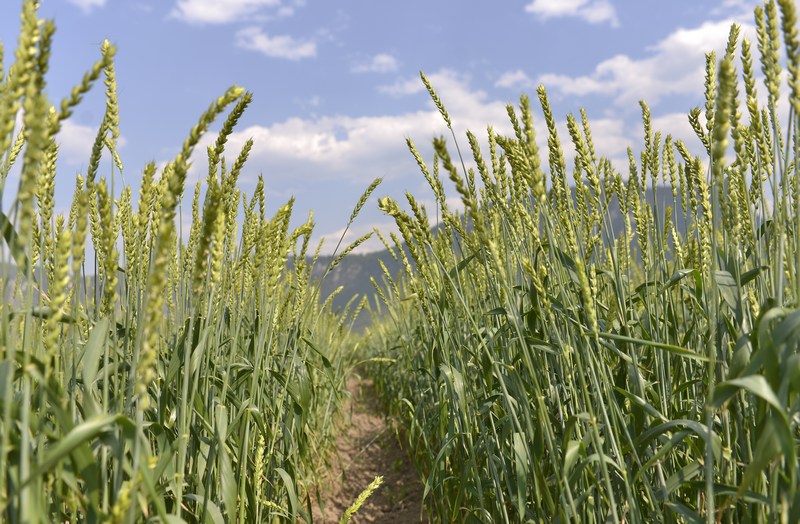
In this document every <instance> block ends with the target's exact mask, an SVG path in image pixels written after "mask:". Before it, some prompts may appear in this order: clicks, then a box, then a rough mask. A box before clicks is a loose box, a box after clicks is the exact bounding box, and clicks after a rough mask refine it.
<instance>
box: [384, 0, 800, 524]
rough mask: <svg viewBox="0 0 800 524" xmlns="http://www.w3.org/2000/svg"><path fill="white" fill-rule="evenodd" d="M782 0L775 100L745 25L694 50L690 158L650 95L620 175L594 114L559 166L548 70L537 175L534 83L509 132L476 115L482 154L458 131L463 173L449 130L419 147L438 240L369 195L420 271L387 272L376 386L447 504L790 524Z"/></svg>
mask: <svg viewBox="0 0 800 524" xmlns="http://www.w3.org/2000/svg"><path fill="white" fill-rule="evenodd" d="M778 4H779V8H778V6H776V4H775V2H773V1H768V2H766V4H765V5H764V7H763V8H761V7H759V8H758V9H757V10H756V25H757V28H758V42H757V48H758V51H759V53H760V56H761V69H762V72H763V74H764V77H765V85H766V88H767V92H766V97H765V99H766V101H767V102H766V105H764V106H762V105H761V104H760V103H759V100H760V99H759V95H758V93H757V86H756V80H755V67H756V66H754V64H753V58H752V54H753V52H752V44H751V43H750V42H748V41H747V40H745V39H742V38H739V28H738V27H736V26H734V27H733V28H732V29H731V32H730V38H729V41H728V45H727V47H726V49H725V51H724V54H723V55H722V59H721V60H720V61H719V64H718V63H717V59H716V57H715V54H714V53H711V54H709V55H708V56H707V65H708V67H707V76H706V104H705V108H704V110H703V109H699V108H698V109H695V110H693V111H692V112H691V113H690V115H689V121H690V122H691V124H692V127H693V128H694V130H695V131H696V133H697V135H698V137H699V138H700V141H701V142H702V144H703V145H704V146H705V151H703V152H702V155H700V156H694V154H693V153H691V152H690V151H689V150H688V148H687V146H686V145H685V144H683V143H681V142H680V141H677V140H673V138H672V137H671V136H662V135H661V134H660V133H659V132H658V131H657V130H653V129H652V126H651V121H650V113H649V110H648V107H647V105H646V104H645V103H644V102H642V103H641V109H642V116H643V121H644V144H643V149H642V152H641V154H640V155H638V156H637V155H635V154H634V152H633V151H632V150H629V158H630V168H629V171H628V173H627V174H626V175H624V176H623V175H622V174H621V173H619V172H617V171H615V170H614V168H613V167H612V166H611V165H610V163H609V161H608V160H607V159H605V158H603V157H602V156H599V155H598V154H597V153H596V152H595V149H594V146H593V142H592V135H591V132H590V127H589V124H588V121H587V117H586V114H585V113H584V112H581V114H580V116H579V117H575V116H573V115H569V116H568V118H567V127H568V130H569V138H570V139H571V143H572V146H573V147H574V149H575V151H576V153H577V154H576V157H575V164H574V167H573V169H571V170H570V169H569V168H568V166H567V163H566V160H565V157H564V154H563V152H562V146H561V143H560V141H559V137H558V136H557V134H556V123H555V120H554V117H553V115H552V113H551V110H550V105H549V102H548V98H547V94H546V92H545V89H544V87H540V88H539V89H538V90H537V95H538V99H539V103H540V105H541V108H542V111H543V114H544V123H545V126H546V129H547V144H548V148H547V152H546V153H545V154H544V155H542V156H546V157H547V161H548V163H549V173H546V172H545V170H544V168H543V166H542V161H541V160H540V154H539V151H538V147H537V144H536V141H535V136H534V126H533V117H532V110H531V108H530V103H529V100H528V99H527V98H526V97H523V98H522V100H521V102H520V107H519V112H517V111H516V110H515V109H514V108H513V107H511V106H509V108H508V115H509V118H510V120H511V123H512V125H513V129H514V135H513V136H510V137H505V136H499V135H498V134H496V133H495V132H494V131H493V130H492V129H491V128H489V130H488V141H489V156H488V158H486V157H484V156H483V154H482V152H481V151H480V148H479V146H478V141H477V139H476V138H475V137H474V136H473V135H472V134H469V133H468V136H467V138H468V142H469V145H470V149H471V151H472V154H473V157H474V165H475V167H474V168H469V169H465V168H464V169H459V166H461V167H462V168H463V166H464V163H463V161H462V159H461V154H460V153H459V154H458V157H457V158H453V157H451V154H450V152H449V151H448V148H447V146H446V144H445V139H444V138H439V139H436V140H434V147H435V156H434V158H433V164H432V166H430V165H426V164H425V163H424V162H423V160H422V158H421V157H420V156H419V155H418V154H417V152H416V149H415V148H414V145H413V143H411V142H409V146H410V148H411V150H412V152H413V154H414V155H416V157H417V160H418V162H419V165H420V167H421V169H422V172H423V174H424V176H425V178H426V179H427V181H428V182H429V184H430V186H431V189H432V191H433V194H434V196H435V198H436V201H437V202H438V204H439V208H438V209H437V213H438V215H437V216H439V217H440V218H441V221H442V223H443V226H444V227H443V229H442V230H441V231H440V232H439V234H438V235H436V236H435V237H434V236H431V234H430V233H429V230H428V216H427V215H426V211H425V210H424V208H422V207H421V206H419V205H418V203H417V200H416V199H415V198H414V197H413V196H412V195H408V198H407V199H408V206H409V208H410V211H403V210H402V209H401V207H400V205H399V204H398V203H397V202H394V201H392V200H391V199H384V200H382V201H381V207H382V208H383V209H384V210H385V211H386V212H387V213H388V214H390V215H391V216H393V217H394V219H395V221H396V223H397V226H398V227H399V228H400V231H401V233H402V238H403V240H404V241H405V243H407V245H408V250H409V252H410V255H409V257H410V259H411V260H407V259H406V258H405V257H404V255H403V254H402V252H399V251H397V256H398V257H399V259H400V261H401V262H403V263H404V264H405V266H406V267H407V268H408V269H409V273H410V275H409V276H407V277H406V278H403V279H400V281H396V280H392V279H391V278H390V277H389V275H387V276H386V277H385V279H384V283H383V285H381V286H378V288H377V289H378V292H379V294H380V296H381V299H382V311H383V312H384V314H385V315H386V317H387V320H385V321H383V322H381V323H379V324H378V325H377V326H375V327H373V328H372V329H371V333H372V337H371V339H370V340H371V346H372V347H373V348H374V351H376V354H378V355H381V356H383V357H389V358H392V359H395V362H394V363H393V364H391V365H387V364H382V365H380V366H377V365H376V369H375V375H376V377H377V381H376V382H377V384H378V386H379V388H380V389H381V390H382V392H383V396H384V399H385V402H386V404H387V406H388V409H389V410H390V411H391V412H392V413H393V414H395V415H396V416H397V417H398V418H399V419H401V420H402V421H403V424H404V425H405V429H406V432H405V434H406V437H407V439H408V442H409V443H410V446H411V448H412V449H413V453H414V460H415V461H416V464H417V466H418V468H419V470H420V472H421V474H422V476H423V478H424V479H425V490H426V494H427V499H426V503H427V505H428V507H429V508H430V511H431V513H432V515H434V516H435V520H436V521H442V522H554V521H557V522H573V521H575V522H703V521H705V522H709V523H712V522H797V521H798V520H800V489H798V488H800V484H799V482H800V471H798V462H797V460H798V458H797V451H798V437H799V436H800V433H799V432H798V422H799V421H800V418H798V415H799V412H800V402H799V401H800V394H799V393H800V354H798V349H800V347H799V344H800V342H799V341H800V309H799V308H798V306H799V305H800V276H799V275H800V249H798V247H800V228H799V227H798V223H797V220H798V217H800V178H799V177H798V176H797V171H796V161H797V159H798V158H800V156H799V155H798V152H800V135H799V134H798V119H797V115H798V110H800V76H798V75H800V72H798V66H800V62H799V60H800V57H799V56H798V49H800V48H799V47H798V45H799V44H798V38H797V33H796V27H797V19H796V12H795V6H794V3H793V2H791V1H780V2H778ZM779 13H780V14H779ZM781 29H782V31H781ZM781 33H782V34H781ZM781 38H782V39H783V42H784V47H785V52H786V56H788V63H787V65H786V69H787V70H788V84H789V93H788V97H787V99H788V101H786V102H782V104H786V105H784V106H783V109H787V106H788V114H789V121H788V127H785V128H783V129H782V128H781V125H780V123H779V117H778V115H779V111H778V110H779V108H780V106H779V97H780V93H779V84H780V80H779V79H780V75H781V65H780V54H779V47H780V41H781ZM737 64H739V65H737ZM737 67H741V70H742V79H743V81H737V78H736V77H737V72H736V69H737ZM423 81H424V82H425V85H426V87H428V90H429V91H430V94H431V96H432V97H433V100H434V102H435V103H436V105H437V107H438V108H439V111H440V112H441V114H442V117H443V118H444V120H445V123H446V124H447V126H448V128H450V129H451V130H452V127H451V124H450V118H449V116H448V114H447V111H446V109H445V107H444V105H443V104H442V102H441V101H440V100H439V98H438V97H437V96H436V93H435V91H434V90H433V88H432V87H431V86H430V84H429V83H428V82H427V81H426V79H425V77H424V76H423ZM740 108H743V109H740ZM741 110H743V111H745V113H744V114H742V113H741V112H740V111H741ZM453 138H454V139H456V137H455V135H453ZM729 145H732V147H729ZM570 172H571V176H572V178H571V179H570ZM440 173H441V174H440ZM441 177H447V178H449V180H450V181H451V182H452V183H453V184H454V186H455V188H456V190H457V191H458V193H459V195H460V197H461V198H462V201H463V204H464V216H460V215H459V214H458V213H456V212H454V211H452V210H450V209H448V207H447V205H446V198H445V195H444V191H443V189H442V187H443V183H442V179H441ZM573 183H574V185H575V190H574V195H573V193H572V191H571V189H570V184H573ZM661 187H666V188H668V189H669V190H670V191H671V194H672V201H671V202H670V205H669V206H667V207H662V206H661V205H659V203H658V200H657V199H655V198H654V197H653V195H655V194H656V191H657V190H658V189H659V188H661ZM616 209H618V210H619V212H620V213H621V216H622V217H623V218H624V228H621V229H618V228H615V227H614V225H613V221H612V220H611V216H612V214H613V213H614V212H615V210H616ZM676 224H683V225H684V227H678V226H677V225H676ZM467 225H468V226H469V227H467ZM387 248H388V249H396V248H397V245H387ZM411 262H413V266H414V268H415V269H414V270H413V271H411V270H410V268H411Z"/></svg>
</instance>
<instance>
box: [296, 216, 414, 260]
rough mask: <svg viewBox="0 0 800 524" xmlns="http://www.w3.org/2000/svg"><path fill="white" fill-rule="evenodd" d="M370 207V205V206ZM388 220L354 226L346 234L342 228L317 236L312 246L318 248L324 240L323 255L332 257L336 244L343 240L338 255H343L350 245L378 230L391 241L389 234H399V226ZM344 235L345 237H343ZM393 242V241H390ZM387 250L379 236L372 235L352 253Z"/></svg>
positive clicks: (312, 241) (313, 239)
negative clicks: (343, 251)
mask: <svg viewBox="0 0 800 524" xmlns="http://www.w3.org/2000/svg"><path fill="white" fill-rule="evenodd" d="M368 205H369V204H368ZM387 218H388V220H382V221H380V222H372V223H369V224H353V225H351V226H350V228H349V229H348V230H347V232H345V229H344V228H340V229H338V230H336V231H333V232H331V233H325V234H322V235H315V236H314V237H313V238H312V240H311V245H312V246H314V247H316V246H317V244H319V242H320V241H321V240H322V241H324V244H323V246H322V254H323V255H332V254H333V250H334V249H335V248H336V244H338V243H339V240H340V239H341V241H342V244H341V245H340V246H339V251H338V253H341V252H342V250H344V248H346V247H347V246H348V245H350V243H352V242H354V241H355V240H356V239H358V238H360V237H362V236H363V235H366V234H368V233H372V232H373V231H374V230H375V229H378V230H379V231H380V232H381V234H382V235H383V236H384V237H385V238H387V239H389V232H394V233H395V234H399V230H398V229H397V225H396V224H395V223H394V221H392V220H391V218H389V217H387ZM342 235H344V237H342ZM389 241H390V242H391V240H389ZM383 249H386V247H385V246H384V245H383V242H381V239H380V238H379V237H378V235H374V234H373V235H372V237H370V239H369V240H367V241H366V242H364V243H363V244H361V245H360V246H358V247H357V248H355V249H354V250H353V251H352V252H353V253H357V254H364V253H371V252H374V251H381V250H383Z"/></svg>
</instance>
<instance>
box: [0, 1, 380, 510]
mask: <svg viewBox="0 0 800 524" xmlns="http://www.w3.org/2000/svg"><path fill="white" fill-rule="evenodd" d="M37 8H38V3H37V2H35V1H32V0H30V1H25V2H24V3H23V11H22V17H21V30H20V37H19V41H18V43H17V47H16V52H15V56H14V63H13V65H12V66H11V67H9V68H8V70H5V69H4V67H3V64H2V48H1V47H0V75H1V76H0V152H2V153H0V160H1V161H2V165H1V166H0V169H1V171H0V201H2V199H3V195H4V193H5V191H7V187H6V182H7V181H10V180H14V181H15V182H16V179H17V178H18V189H17V192H16V193H14V194H12V195H14V198H13V205H12V206H11V209H10V210H9V211H8V212H5V211H3V210H2V207H0V231H1V232H2V236H3V240H2V241H0V264H2V265H1V266H0V289H2V296H1V300H0V472H2V474H0V520H2V521H4V522H10V523H16V522H25V523H37V522H43V523H45V522H47V523H49V522H101V521H102V522H120V523H122V522H142V521H159V522H202V523H208V522H213V523H221V522H234V521H237V522H274V521H283V520H290V521H294V520H296V519H297V518H298V517H300V518H305V519H307V520H310V519H311V516H310V515H311V510H312V501H313V500H315V498H316V497H314V496H313V495H314V494H315V490H316V488H315V486H316V485H317V483H318V482H317V480H318V473H319V472H321V469H320V467H319V466H320V464H324V463H325V460H326V457H327V456H328V449H329V448H330V446H331V443H332V441H333V438H332V436H333V434H334V432H335V430H336V424H335V423H336V415H337V413H338V411H339V409H340V404H341V401H342V396H343V394H344V377H345V372H346V371H347V369H346V366H347V365H348V362H350V361H351V360H350V350H349V349H348V347H349V346H348V338H347V336H346V335H347V334H348V333H349V332H350V329H351V322H352V320H351V319H353V318H355V316H357V314H358V312H357V311H355V312H354V315H352V316H348V315H346V314H335V313H334V312H333V311H332V307H331V301H330V300H327V301H321V300H320V297H319V285H318V283H317V282H313V281H312V280H311V277H310V276H311V271H312V267H313V265H314V262H315V261H316V259H317V256H318V253H319V249H317V251H316V252H311V251H309V242H310V239H311V234H312V230H313V226H314V222H313V219H312V217H311V216H309V218H308V220H307V221H306V222H305V223H304V224H302V225H301V226H300V227H298V228H296V229H293V230H292V229H291V228H290V218H291V213H292V204H293V201H289V202H288V203H286V204H285V205H282V206H280V207H279V208H278V210H277V212H276V213H275V214H274V215H273V216H271V217H270V216H268V214H267V203H266V202H265V189H264V183H263V180H261V179H259V181H258V183H257V185H256V187H255V190H254V192H253V194H252V195H246V194H245V193H244V192H242V191H241V190H240V189H239V186H238V178H239V176H240V173H241V171H242V168H243V166H244V164H245V162H246V160H247V158H248V154H249V152H250V149H251V147H252V141H249V142H247V143H246V144H245V145H244V147H243V148H242V150H241V151H239V152H237V153H236V156H235V157H232V158H233V160H232V161H228V162H226V161H225V156H224V155H225V152H226V151H225V146H226V141H227V138H228V136H229V135H230V134H231V132H232V131H233V128H234V126H235V125H236V123H237V121H238V120H239V118H240V117H241V115H242V113H243V112H244V111H245V109H246V108H247V106H248V104H249V103H250V101H251V98H252V95H251V94H250V93H248V92H245V91H244V90H243V89H241V88H238V87H232V88H230V89H229V90H228V91H227V92H226V93H225V94H224V95H223V96H221V97H220V98H219V99H217V100H215V101H214V102H213V103H212V104H211V106H210V107H209V108H208V110H207V111H206V112H205V113H203V115H202V116H201V118H200V119H199V121H198V122H197V124H196V125H195V126H194V127H193V128H192V129H191V131H190V133H189V136H188V138H187V139H186V141H185V142H184V143H183V145H182V147H181V150H180V153H178V155H177V156H176V157H175V158H174V159H173V160H172V161H170V162H169V163H167V164H166V165H165V166H164V167H163V168H162V169H157V167H156V165H155V164H154V163H151V164H148V165H147V166H145V167H144V169H143V170H142V172H141V182H140V184H139V193H138V202H134V201H133V200H134V198H136V197H135V196H134V195H133V194H132V190H131V188H130V187H127V186H126V187H122V188H119V187H115V185H116V184H119V179H120V178H121V177H120V173H121V171H122V169H123V165H122V161H121V159H120V156H119V155H118V152H117V141H118V138H119V114H118V105H117V94H116V90H117V86H116V77H115V71H114V61H113V57H114V53H115V49H114V47H113V46H112V45H110V44H109V43H108V42H104V43H103V45H102V47H101V58H100V59H99V60H98V61H97V63H95V64H94V65H93V66H92V68H91V69H90V70H89V71H88V72H87V73H86V74H85V75H84V76H83V78H82V80H81V81H80V83H79V84H78V85H77V86H76V87H75V88H74V89H73V90H72V92H71V93H70V94H69V95H68V96H67V97H66V98H65V99H64V100H62V101H61V102H60V104H56V105H54V104H52V103H51V102H50V101H49V100H48V98H47V97H46V95H45V92H46V87H47V86H46V73H47V69H48V61H49V55H50V50H51V45H52V43H53V35H54V32H55V26H54V24H53V22H52V21H43V20H40V19H39V18H38V14H37ZM101 78H102V81H103V82H104V84H105V89H106V91H105V94H106V110H105V115H104V118H103V122H102V124H101V126H100V128H99V129H98V132H97V136H96V139H95V141H94V147H93V149H92V153H91V158H90V159H89V162H88V167H87V168H86V171H85V173H82V174H80V175H78V176H77V179H76V183H75V187H74V198H73V200H72V203H71V206H70V208H69V209H70V210H69V213H68V214H67V215H66V216H64V215H57V216H54V207H55V195H56V192H55V180H56V165H57V159H58V131H59V129H60V128H61V125H62V123H63V122H64V121H65V120H66V119H67V118H69V117H70V115H71V114H72V112H73V111H74V109H75V107H76V105H78V104H79V103H80V102H81V99H82V98H83V97H84V95H85V94H86V93H87V92H88V91H89V90H90V88H92V86H93V84H95V83H97V82H99V81H100V79H101ZM226 111H227V116H226V117H225V120H224V122H223V124H222V128H221V131H220V132H219V134H218V137H217V139H216V141H215V142H214V143H213V144H212V145H211V146H210V147H209V148H208V150H207V156H208V174H207V176H206V178H205V181H204V184H203V185H202V187H201V184H200V183H198V184H197V185H196V186H195V188H194V196H193V200H192V215H191V221H190V225H189V228H188V229H187V230H186V231H188V233H184V232H182V230H181V228H180V227H179V224H181V223H183V221H184V220H185V219H184V217H182V216H181V202H182V200H183V198H184V192H185V184H186V180H187V174H188V171H189V159H190V156H191V155H192V153H193V150H194V149H195V147H196V146H197V144H198V142H199V140H200V138H201V136H202V135H203V134H204V133H205V132H206V131H207V130H208V128H209V126H211V125H212V123H213V121H214V120H215V119H217V118H218V117H220V115H223V114H224V113H225V112H226ZM18 119H19V121H18ZM20 123H21V125H20ZM377 183H378V181H376V183H375V184H373V185H372V186H370V188H369V191H372V190H373V189H374V188H375V186H376V185H377ZM368 196H369V192H367V193H365V195H364V196H363V197H362V199H361V200H360V201H359V202H358V204H357V206H356V210H355V211H354V213H353V217H352V219H354V218H355V215H356V214H358V211H359V209H360V208H361V206H363V205H364V203H365V202H366V199H367V197H368ZM352 219H351V222H352ZM186 236H188V238H186ZM363 241H364V239H363V238H362V239H359V240H358V241H356V243H355V244H354V245H351V246H348V247H346V248H344V249H343V250H342V251H341V254H340V255H339V256H337V257H336V258H334V259H333V260H332V261H331V264H330V266H329V267H328V268H327V271H330V269H332V267H333V266H335V265H336V264H337V263H338V262H339V261H340V260H341V258H342V256H344V255H345V254H347V253H348V252H349V251H351V250H352V249H353V248H354V247H356V246H357V245H358V244H359V243H360V242H363ZM331 298H332V297H331ZM351 513H352V511H351Z"/></svg>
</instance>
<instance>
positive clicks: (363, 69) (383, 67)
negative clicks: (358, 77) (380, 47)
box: [352, 53, 398, 73]
mask: <svg viewBox="0 0 800 524" xmlns="http://www.w3.org/2000/svg"><path fill="white" fill-rule="evenodd" d="M397 66H398V63H397V59H396V58H395V57H393V56H392V55H389V54H386V53H381V54H378V55H375V56H373V57H372V59H371V60H370V61H369V62H366V63H362V64H358V65H356V66H354V67H353V68H352V71H353V72H354V73H391V72H393V71H397Z"/></svg>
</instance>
